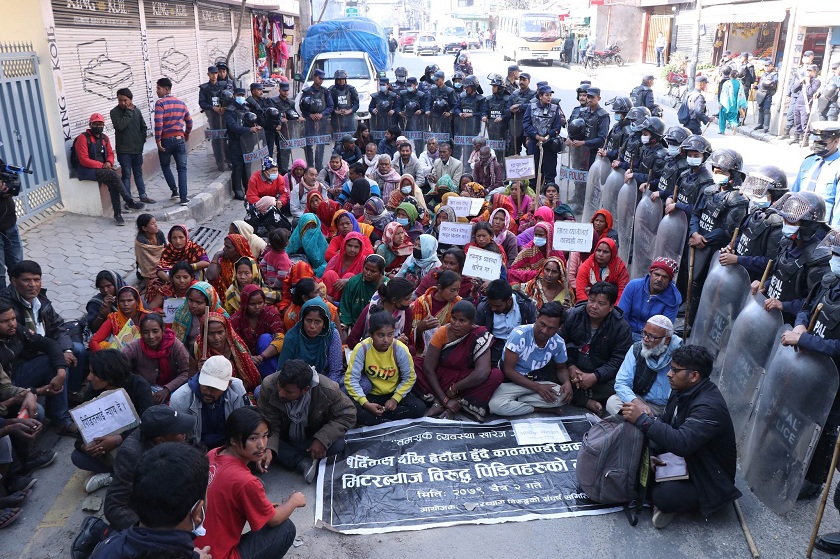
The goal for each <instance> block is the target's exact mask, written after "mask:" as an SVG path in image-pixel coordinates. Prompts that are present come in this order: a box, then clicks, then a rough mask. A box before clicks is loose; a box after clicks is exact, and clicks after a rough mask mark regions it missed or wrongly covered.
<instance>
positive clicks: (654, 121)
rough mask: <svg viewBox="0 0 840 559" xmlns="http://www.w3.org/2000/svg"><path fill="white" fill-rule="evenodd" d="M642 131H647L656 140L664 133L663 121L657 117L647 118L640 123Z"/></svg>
mask: <svg viewBox="0 0 840 559" xmlns="http://www.w3.org/2000/svg"><path fill="white" fill-rule="evenodd" d="M642 130H647V131H648V132H650V133H651V134H653V135H654V136H656V137H657V138H661V137H662V135H663V134H664V133H665V121H663V120H662V119H661V118H659V117H658V116H649V117H647V118H646V119H645V120H644V121H643V122H642Z"/></svg>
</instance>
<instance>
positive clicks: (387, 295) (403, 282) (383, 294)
mask: <svg viewBox="0 0 840 559" xmlns="http://www.w3.org/2000/svg"><path fill="white" fill-rule="evenodd" d="M413 292H414V284H413V283H411V282H410V281H408V280H407V279H405V278H394V279H392V280H391V281H389V282H388V283H381V284H379V287H378V288H377V289H376V293H374V294H373V297H371V299H370V304H369V305H367V306H366V307H365V308H363V309H362V312H361V313H360V314H359V318H358V319H357V320H356V322H355V324H353V329H352V330H350V332H349V334H348V335H347V339H346V340H345V342H346V344H347V347H350V348H353V347H355V346H356V344H358V343H359V342H361V341H362V340H363V339H365V338H368V337H370V324H369V322H370V315H371V314H373V313H374V312H378V311H380V310H382V311H385V312H386V313H388V314H390V315H391V316H393V317H394V338H395V339H397V340H399V341H401V342H402V343H404V344H405V345H407V346H409V347H410V346H411V341H410V340H409V338H408V331H409V329H410V328H411V323H412V322H413V321H414V313H413V312H412V310H411V301H412V299H413Z"/></svg>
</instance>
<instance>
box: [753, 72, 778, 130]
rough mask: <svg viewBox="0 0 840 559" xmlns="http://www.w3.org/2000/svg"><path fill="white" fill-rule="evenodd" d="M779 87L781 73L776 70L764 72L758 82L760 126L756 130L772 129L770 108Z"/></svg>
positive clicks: (757, 99) (757, 98) (757, 96)
mask: <svg viewBox="0 0 840 559" xmlns="http://www.w3.org/2000/svg"><path fill="white" fill-rule="evenodd" d="M778 87H779V73H778V72H777V71H776V70H773V71H772V72H764V75H762V76H761V79H760V80H759V81H758V89H757V90H756V101H757V103H758V126H757V127H756V130H762V129H763V130H769V129H770V107H771V106H772V105H773V96H774V95H775V94H776V90H777V89H778Z"/></svg>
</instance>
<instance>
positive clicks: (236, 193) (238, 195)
mask: <svg viewBox="0 0 840 559" xmlns="http://www.w3.org/2000/svg"><path fill="white" fill-rule="evenodd" d="M233 198H234V199H235V200H244V199H245V193H244V192H242V189H241V188H237V189H235V190H234V191H233Z"/></svg>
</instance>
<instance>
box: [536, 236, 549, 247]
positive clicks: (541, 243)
mask: <svg viewBox="0 0 840 559" xmlns="http://www.w3.org/2000/svg"><path fill="white" fill-rule="evenodd" d="M546 242H548V239H546V238H545V237H534V244H535V245H537V246H538V247H544V246H545V243H546Z"/></svg>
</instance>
